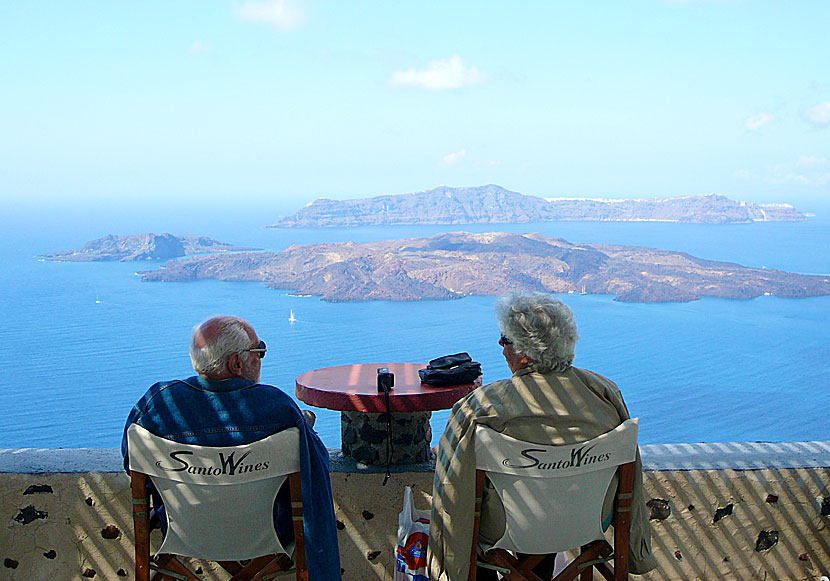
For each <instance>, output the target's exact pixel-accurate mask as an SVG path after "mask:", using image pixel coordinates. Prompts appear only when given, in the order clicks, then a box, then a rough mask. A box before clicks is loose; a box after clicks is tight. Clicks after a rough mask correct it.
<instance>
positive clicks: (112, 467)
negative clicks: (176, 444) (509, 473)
mask: <svg viewBox="0 0 830 581" xmlns="http://www.w3.org/2000/svg"><path fill="white" fill-rule="evenodd" d="M640 453H641V454H642V457H643V466H644V468H645V469H646V470H724V469H731V470H761V469H774V468H827V467H830V441H821V442H725V443H715V444H706V443H703V444H650V445H646V446H640ZM329 454H330V459H331V471H332V472H356V473H360V474H377V473H384V472H386V468H385V467H384V466H365V465H363V464H358V463H357V462H355V461H354V460H352V459H351V458H344V457H342V456H341V455H340V450H336V449H334V450H329ZM433 470H435V463H434V462H425V463H422V464H407V465H398V466H391V467H390V472H392V473H393V474H400V473H405V472H432V471H433ZM78 472H101V473H109V472H123V467H122V460H121V451H120V450H117V449H114V448H112V449H110V448H17V449H13V448H0V473H16V474H45V473H52V474H67V473H68V474H71V473H78Z"/></svg>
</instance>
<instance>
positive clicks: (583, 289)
mask: <svg viewBox="0 0 830 581" xmlns="http://www.w3.org/2000/svg"><path fill="white" fill-rule="evenodd" d="M579 294H581V295H587V294H588V293H587V292H586V291H585V285H584V284H583V285H582V290H581V291H580V293H579Z"/></svg>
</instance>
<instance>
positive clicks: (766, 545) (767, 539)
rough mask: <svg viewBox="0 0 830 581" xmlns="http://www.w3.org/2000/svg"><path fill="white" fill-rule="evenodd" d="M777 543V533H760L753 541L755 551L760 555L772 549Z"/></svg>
mask: <svg viewBox="0 0 830 581" xmlns="http://www.w3.org/2000/svg"><path fill="white" fill-rule="evenodd" d="M777 543H778V531H761V532H760V533H758V539H757V540H756V541H755V551H756V552H758V553H760V552H761V551H766V550H767V549H770V548H772V547H774V546H775V545H776V544H777Z"/></svg>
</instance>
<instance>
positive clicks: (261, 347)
mask: <svg viewBox="0 0 830 581" xmlns="http://www.w3.org/2000/svg"><path fill="white" fill-rule="evenodd" d="M245 351H250V352H251V353H256V354H257V355H259V358H260V359H264V358H265V352H266V351H268V348H267V347H266V346H265V341H260V342H259V347H252V348H251V349H243V350H242V352H243V353H244V352H245Z"/></svg>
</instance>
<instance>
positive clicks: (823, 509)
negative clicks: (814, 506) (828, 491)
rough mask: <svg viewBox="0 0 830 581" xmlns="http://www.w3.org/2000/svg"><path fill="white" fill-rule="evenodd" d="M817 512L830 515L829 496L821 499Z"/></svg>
mask: <svg viewBox="0 0 830 581" xmlns="http://www.w3.org/2000/svg"><path fill="white" fill-rule="evenodd" d="M819 514H821V516H830V497H825V498H822V499H821V505H820V508H819Z"/></svg>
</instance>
